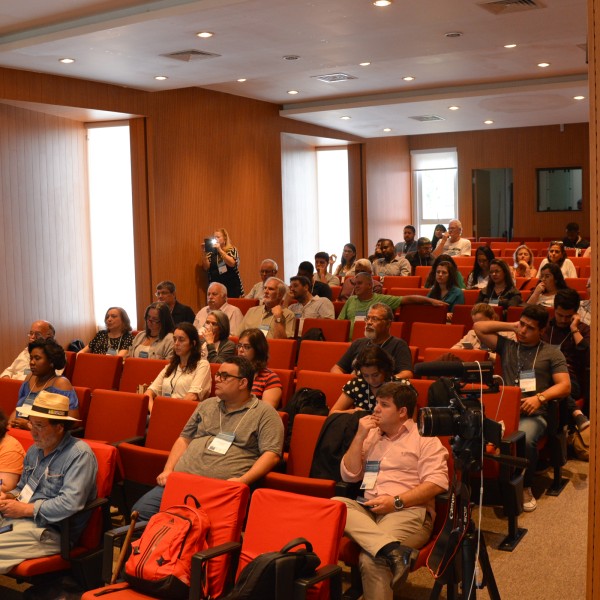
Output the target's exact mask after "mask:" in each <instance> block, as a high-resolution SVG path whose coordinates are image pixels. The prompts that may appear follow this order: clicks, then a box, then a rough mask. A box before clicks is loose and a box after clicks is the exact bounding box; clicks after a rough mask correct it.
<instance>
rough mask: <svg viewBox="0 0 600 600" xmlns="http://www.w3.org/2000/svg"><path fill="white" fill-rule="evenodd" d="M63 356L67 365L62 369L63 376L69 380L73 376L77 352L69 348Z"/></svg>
mask: <svg viewBox="0 0 600 600" xmlns="http://www.w3.org/2000/svg"><path fill="white" fill-rule="evenodd" d="M65 357H66V359H67V365H66V367H65V370H64V371H63V376H64V377H66V378H67V379H68V380H69V381H71V379H72V378H73V371H74V370H75V361H76V360H77V352H71V351H70V350H67V351H65Z"/></svg>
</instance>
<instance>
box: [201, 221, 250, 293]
mask: <svg viewBox="0 0 600 600" xmlns="http://www.w3.org/2000/svg"><path fill="white" fill-rule="evenodd" d="M202 251H203V257H202V268H203V269H204V270H205V271H207V272H208V283H209V284H211V283H213V282H215V281H216V282H217V283H222V284H223V285H224V286H225V287H226V288H227V297H228V298H240V297H242V296H243V295H244V285H243V284H242V278H241V277H240V272H239V271H238V267H239V264H240V257H239V255H238V251H237V248H236V247H235V246H234V245H233V244H232V243H231V240H230V239H229V234H228V233H227V230H226V229H217V230H216V231H215V233H214V239H212V240H211V243H210V247H209V246H208V245H207V243H206V242H205V243H203V244H202Z"/></svg>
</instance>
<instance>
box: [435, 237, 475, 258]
mask: <svg viewBox="0 0 600 600" xmlns="http://www.w3.org/2000/svg"><path fill="white" fill-rule="evenodd" d="M442 254H448V256H471V242H470V241H469V240H467V239H465V238H459V239H458V241H457V242H451V241H450V238H448V239H447V240H446V243H445V244H444V249H443V250H442Z"/></svg>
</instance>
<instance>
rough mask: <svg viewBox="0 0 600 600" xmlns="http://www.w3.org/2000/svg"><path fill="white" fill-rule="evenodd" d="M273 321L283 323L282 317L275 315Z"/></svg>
mask: <svg viewBox="0 0 600 600" xmlns="http://www.w3.org/2000/svg"><path fill="white" fill-rule="evenodd" d="M275 323H283V319H282V318H281V317H277V318H276V319H275Z"/></svg>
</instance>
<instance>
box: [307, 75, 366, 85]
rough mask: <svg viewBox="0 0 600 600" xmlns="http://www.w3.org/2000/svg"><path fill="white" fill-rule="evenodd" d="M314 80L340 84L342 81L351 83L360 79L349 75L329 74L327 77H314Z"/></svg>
mask: <svg viewBox="0 0 600 600" xmlns="http://www.w3.org/2000/svg"><path fill="white" fill-rule="evenodd" d="M312 78H313V79H318V80H319V81H322V82H323V83H339V82H340V81H349V80H350V79H358V78H357V77H355V76H354V75H348V73H329V74H327V75H312Z"/></svg>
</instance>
